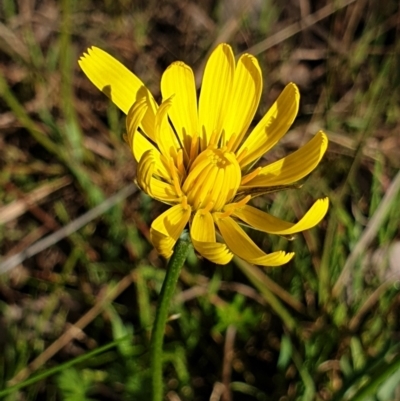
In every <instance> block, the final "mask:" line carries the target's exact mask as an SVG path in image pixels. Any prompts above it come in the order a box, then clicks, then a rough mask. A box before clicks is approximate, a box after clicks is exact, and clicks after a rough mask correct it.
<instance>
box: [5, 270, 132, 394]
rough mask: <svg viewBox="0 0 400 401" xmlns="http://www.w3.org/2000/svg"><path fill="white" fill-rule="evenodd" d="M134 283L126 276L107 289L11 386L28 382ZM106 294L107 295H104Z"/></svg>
mask: <svg viewBox="0 0 400 401" xmlns="http://www.w3.org/2000/svg"><path fill="white" fill-rule="evenodd" d="M131 283H132V274H131V273H130V274H128V275H126V276H125V277H124V278H123V279H122V280H121V281H119V283H118V284H117V285H116V286H114V287H113V288H111V289H110V286H108V287H106V288H105V289H104V290H103V291H102V293H101V295H100V296H99V297H98V300H97V302H96V304H95V305H94V306H93V307H92V308H91V309H90V310H89V311H87V312H86V313H85V314H84V315H83V316H82V317H81V318H80V319H79V320H78V321H77V322H76V323H75V324H74V325H72V326H71V327H70V328H69V329H68V330H67V331H66V332H65V333H64V334H63V335H62V336H61V337H59V338H58V339H57V340H56V341H54V342H53V343H52V344H51V345H50V346H49V347H48V348H46V349H45V350H44V351H43V352H42V353H41V354H40V355H39V356H38V357H37V358H36V359H34V360H33V361H32V362H31V363H30V364H29V365H28V366H27V367H26V368H24V369H22V370H21V371H20V372H19V373H18V374H17V375H16V376H14V377H13V378H12V379H11V380H10V381H9V383H8V384H9V385H10V386H13V385H15V384H18V383H20V382H21V381H23V380H26V379H27V378H28V377H29V375H31V374H32V373H34V372H35V371H36V370H38V369H39V368H40V367H41V366H43V365H44V364H45V363H46V362H47V361H48V360H49V359H50V358H51V357H52V356H54V355H55V354H56V353H57V352H58V351H59V350H60V349H61V348H63V347H65V346H66V345H67V344H68V343H69V342H70V341H71V340H73V339H74V338H75V337H76V336H79V334H80V333H81V331H82V330H83V329H84V328H85V327H86V326H87V325H88V324H89V323H90V322H92V321H93V319H95V318H96V317H97V316H98V315H99V314H100V313H101V312H102V311H103V309H104V308H105V307H106V306H107V304H109V303H110V302H112V301H113V300H114V299H115V298H117V297H118V296H119V295H120V294H121V293H122V292H123V291H125V290H126V289H127V288H128V287H129V286H130V284H131ZM104 293H105V294H104Z"/></svg>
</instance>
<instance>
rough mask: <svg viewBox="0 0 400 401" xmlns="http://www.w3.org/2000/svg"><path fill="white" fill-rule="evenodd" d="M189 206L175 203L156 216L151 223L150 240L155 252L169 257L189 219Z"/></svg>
mask: <svg viewBox="0 0 400 401" xmlns="http://www.w3.org/2000/svg"><path fill="white" fill-rule="evenodd" d="M190 214H191V208H190V206H188V205H186V207H184V206H183V205H181V204H179V205H175V206H172V207H171V208H169V209H168V210H167V211H165V212H164V213H163V214H161V215H160V216H158V217H157V218H156V219H155V220H154V221H153V223H152V224H151V229H150V240H151V242H152V244H153V245H154V247H155V248H156V249H157V252H158V253H159V254H160V255H162V256H164V258H169V257H170V256H171V255H172V252H173V248H174V245H175V243H176V241H177V240H178V238H179V236H180V235H181V233H182V231H183V229H184V228H185V226H186V224H187V223H188V221H189V218H190Z"/></svg>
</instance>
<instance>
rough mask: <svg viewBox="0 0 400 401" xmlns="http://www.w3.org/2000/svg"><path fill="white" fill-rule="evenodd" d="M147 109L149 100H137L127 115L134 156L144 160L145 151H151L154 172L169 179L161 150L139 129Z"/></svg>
mask: <svg viewBox="0 0 400 401" xmlns="http://www.w3.org/2000/svg"><path fill="white" fill-rule="evenodd" d="M146 110H147V102H146V100H145V99H144V98H142V99H140V100H139V101H138V102H135V103H134V104H133V106H132V107H131V108H130V109H129V112H128V115H127V117H126V130H127V137H128V143H129V146H130V148H131V151H132V154H133V157H134V158H135V160H136V161H137V162H138V163H139V161H140V160H142V158H143V155H144V153H146V152H151V155H152V158H153V160H154V163H155V165H154V172H155V173H156V174H157V175H159V176H160V177H163V178H164V179H165V180H167V181H168V179H169V173H168V170H167V168H166V167H165V165H164V163H163V162H162V159H161V153H160V151H159V150H158V149H157V148H156V147H155V146H154V145H153V143H152V142H151V141H150V140H149V139H148V138H147V137H146V136H145V135H143V134H142V132H140V131H139V130H138V127H139V125H140V124H141V121H142V118H143V116H144V115H145V113H146Z"/></svg>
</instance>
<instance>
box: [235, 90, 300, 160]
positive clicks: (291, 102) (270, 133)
mask: <svg viewBox="0 0 400 401" xmlns="http://www.w3.org/2000/svg"><path fill="white" fill-rule="evenodd" d="M299 102H300V93H299V89H298V88H297V86H296V85H295V84H294V83H289V84H288V85H286V87H285V89H284V90H283V91H282V93H281V94H280V95H279V97H278V99H277V100H276V102H275V103H274V104H273V105H272V106H271V108H270V109H269V110H268V111H267V113H266V114H265V116H264V117H263V118H262V119H261V121H260V122H259V123H258V124H257V125H256V127H255V128H254V130H253V131H252V132H251V133H250V135H249V136H248V137H247V139H246V140H245V141H244V142H243V144H242V145H241V147H240V148H239V150H238V152H237V154H238V156H239V158H240V154H241V153H242V152H243V151H244V150H245V149H246V153H245V156H244V157H243V158H241V160H240V166H241V167H242V168H243V167H246V166H247V165H249V164H251V163H253V162H255V161H257V159H259V158H260V157H261V156H262V155H264V154H265V153H266V152H268V150H270V149H271V148H272V147H273V146H275V144H276V143H277V142H278V141H279V140H280V139H281V138H282V136H283V135H285V134H286V132H287V131H288V129H289V128H290V126H291V125H292V123H293V121H294V119H295V118H296V116H297V112H298V110H299Z"/></svg>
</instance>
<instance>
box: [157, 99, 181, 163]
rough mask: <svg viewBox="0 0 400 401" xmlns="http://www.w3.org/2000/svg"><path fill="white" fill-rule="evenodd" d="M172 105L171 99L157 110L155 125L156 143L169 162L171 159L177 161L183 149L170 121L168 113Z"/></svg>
mask: <svg viewBox="0 0 400 401" xmlns="http://www.w3.org/2000/svg"><path fill="white" fill-rule="evenodd" d="M172 103H173V102H172V99H171V98H169V99H167V100H165V101H163V103H162V104H161V106H160V107H159V109H158V110H157V114H156V125H155V136H156V138H155V139H156V143H157V145H158V147H159V149H160V151H161V153H162V154H163V155H164V156H165V157H166V158H167V160H169V158H170V157H172V158H173V160H176V159H177V154H178V150H179V149H180V148H181V146H180V144H179V142H178V140H177V138H176V135H175V134H174V132H173V131H172V127H171V125H170V124H169V121H168V111H169V110H170V109H171V106H172Z"/></svg>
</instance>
